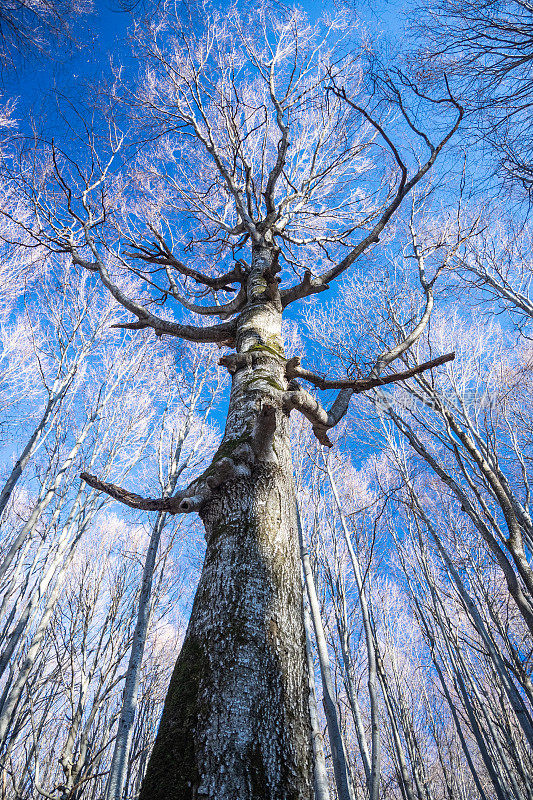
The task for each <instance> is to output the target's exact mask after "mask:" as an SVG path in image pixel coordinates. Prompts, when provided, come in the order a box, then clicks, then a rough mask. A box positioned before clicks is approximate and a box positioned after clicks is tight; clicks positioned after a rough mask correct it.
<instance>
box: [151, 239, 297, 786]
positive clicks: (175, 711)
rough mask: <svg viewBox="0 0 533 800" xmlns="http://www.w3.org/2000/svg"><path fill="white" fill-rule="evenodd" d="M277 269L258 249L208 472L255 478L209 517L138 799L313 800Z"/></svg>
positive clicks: (223, 490) (224, 490)
mask: <svg viewBox="0 0 533 800" xmlns="http://www.w3.org/2000/svg"><path fill="white" fill-rule="evenodd" d="M271 268H272V249H268V248H266V247H263V248H259V247H254V252H253V254H252V266H251V269H250V273H249V276H248V280H247V292H248V304H247V307H246V309H245V310H244V311H243V312H242V314H241V315H240V318H239V321H238V333H237V340H236V343H235V344H236V350H237V356H236V357H235V358H236V360H235V364H236V368H235V370H234V371H233V380H232V389H231V396H230V406H229V411H228V418H227V422H226V430H225V433H224V438H223V440H222V444H221V446H220V448H219V450H218V451H217V454H216V455H215V458H214V460H213V463H212V465H211V467H210V468H209V470H208V474H214V473H215V472H216V470H217V469H220V468H221V463H222V462H223V459H225V458H234V459H235V460H238V459H237V453H240V454H241V457H242V454H243V453H245V451H246V449H248V451H250V452H252V453H253V458H252V459H251V467H250V468H249V469H248V470H246V469H244V468H243V469H242V470H241V472H242V474H241V475H239V476H238V477H233V479H231V480H227V481H225V482H223V483H222V484H221V485H220V486H219V487H218V488H217V489H215V491H214V492H213V494H211V496H210V497H209V498H208V499H207V500H206V501H205V502H203V504H201V506H200V513H201V517H202V520H203V522H204V525H205V533H206V539H207V551H206V555H205V561H204V566H203V570H202V575H201V578H200V583H199V586H198V590H197V593H196V597H195V600H194V604H193V609H192V613H191V618H190V622H189V626H188V629H187V633H186V636H185V641H184V643H183V647H182V649H181V653H180V655H179V658H178V661H177V663H176V667H175V670H174V674H173V676H172V679H171V682H170V687H169V690H168V694H167V698H166V701H165V706H164V709H163V716H162V719H161V724H160V727H159V732H158V735H157V739H156V743H155V746H154V750H153V753H152V756H151V759H150V762H149V764H148V769H147V772H146V776H145V779H144V782H143V785H142V787H141V792H140V800H189V799H190V800H193V798H195V800H196V798H198V800H200V798H209V800H310V798H311V797H312V785H313V783H312V753H311V732H310V720H309V704H308V695H309V682H308V675H307V663H306V652H305V633H304V628H303V621H302V586H301V580H300V560H299V552H298V535H297V528H296V514H295V496H294V486H293V477H292V464H291V454H290V441H289V427H288V419H287V417H286V415H285V414H284V413H283V411H282V409H281V406H282V395H283V391H285V389H286V386H287V382H286V378H285V359H284V356H283V350H282V344H281V303H280V300H279V294H278V292H277V284H275V281H272V280H269V277H268V276H269V274H271V273H270V270H271ZM274 287H275V288H274ZM217 462H221V463H220V464H217ZM246 472H248V474H246Z"/></svg>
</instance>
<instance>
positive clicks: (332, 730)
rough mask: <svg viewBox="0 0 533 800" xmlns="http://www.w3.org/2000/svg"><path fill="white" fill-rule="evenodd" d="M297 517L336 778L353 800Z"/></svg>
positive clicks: (342, 794)
mask: <svg viewBox="0 0 533 800" xmlns="http://www.w3.org/2000/svg"><path fill="white" fill-rule="evenodd" d="M297 513H298V529H299V530H298V533H299V537H300V549H301V556H302V567H303V573H304V581H305V587H306V589H307V597H308V599H309V607H310V611H311V619H312V621H313V628H314V631H315V639H316V647H317V652H318V660H319V664H320V676H321V678H322V704H323V706H324V713H325V715H326V723H327V726H328V736H329V743H330V747H331V760H332V761H333V771H334V774H335V786H336V789H337V794H338V797H339V800H352V789H351V782H350V772H349V767H348V759H347V758H346V749H345V747H344V740H343V738H342V733H341V727H340V722H339V716H338V713H337V703H336V696H335V688H334V684H333V676H332V674H331V664H330V660H329V653H328V645H327V640H326V632H325V631H324V626H323V624H322V617H321V615H320V604H319V602H318V597H317V593H316V587H315V580H314V576H313V571H312V569H311V562H310V560H309V553H308V551H307V548H306V546H305V542H304V538H303V531H302V528H301V523H300V514H299V511H298V510H297Z"/></svg>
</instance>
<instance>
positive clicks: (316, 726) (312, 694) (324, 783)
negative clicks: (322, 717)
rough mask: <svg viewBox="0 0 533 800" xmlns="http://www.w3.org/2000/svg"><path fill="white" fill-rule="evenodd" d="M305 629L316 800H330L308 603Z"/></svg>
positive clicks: (305, 614)
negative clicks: (316, 689) (317, 699)
mask: <svg viewBox="0 0 533 800" xmlns="http://www.w3.org/2000/svg"><path fill="white" fill-rule="evenodd" d="M304 627H305V643H306V646H307V666H308V669H309V712H310V715H311V731H312V736H313V758H314V768H315V769H314V775H315V800H330V795H329V785H328V773H327V769H326V758H325V756H324V744H323V740H322V732H321V730H320V721H319V718H318V705H317V702H316V691H315V676H314V664H313V656H312V652H311V627H312V623H311V617H310V614H309V609H308V607H307V604H306V603H304Z"/></svg>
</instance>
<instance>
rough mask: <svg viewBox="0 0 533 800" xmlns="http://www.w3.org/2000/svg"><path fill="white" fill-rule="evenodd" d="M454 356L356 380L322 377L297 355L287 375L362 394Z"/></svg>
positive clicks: (316, 384) (322, 385) (318, 384)
mask: <svg viewBox="0 0 533 800" xmlns="http://www.w3.org/2000/svg"><path fill="white" fill-rule="evenodd" d="M454 358H455V353H446V355H442V356H439V357H438V358H434V359H432V360H431V361H425V362H424V363H423V364H419V365H418V366H416V367H412V368H411V369H407V370H404V371H403V372H395V373H393V374H392V375H384V376H383V377H376V378H371V377H368V378H356V379H354V380H352V379H350V378H338V379H332V380H330V379H328V378H322V377H321V376H320V375H315V374H313V373H312V372H310V371H309V370H307V369H302V367H301V366H300V360H301V359H300V358H299V357H298V356H296V357H295V358H291V359H289V361H287V368H286V375H287V378H289V379H292V378H300V379H302V380H305V381H307V382H308V383H312V384H313V385H314V386H316V387H317V389H323V390H327V389H352V390H353V393H354V394H360V393H361V392H366V391H368V389H373V388H375V387H376V386H385V385H387V384H389V383H396V382H397V381H406V380H407V379H408V378H412V377H413V376H414V375H418V374H419V373H421V372H425V371H426V370H428V369H432V368H433V367H439V366H441V364H446V362H448V361H453V359H454Z"/></svg>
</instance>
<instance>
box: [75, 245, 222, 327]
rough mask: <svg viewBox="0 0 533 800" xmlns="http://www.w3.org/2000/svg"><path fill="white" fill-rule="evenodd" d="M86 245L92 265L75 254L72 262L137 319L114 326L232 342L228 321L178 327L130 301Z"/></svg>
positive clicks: (95, 252) (177, 324)
mask: <svg viewBox="0 0 533 800" xmlns="http://www.w3.org/2000/svg"><path fill="white" fill-rule="evenodd" d="M89 246H90V247H91V250H92V251H93V255H94V256H95V259H96V260H95V261H94V262H88V261H86V260H84V259H82V258H80V257H79V256H78V255H77V254H76V253H75V252H73V253H72V260H73V262H74V263H75V264H78V265H79V266H81V267H84V268H85V269H88V270H90V271H91V272H98V273H99V275H100V279H101V281H102V283H103V284H104V286H105V287H106V288H107V289H108V290H109V291H110V292H111V294H112V295H113V297H114V298H115V300H116V301H117V302H118V303H120V305H121V306H123V307H124V308H126V309H127V310H128V311H131V313H132V314H135V316H136V317H137V322H132V323H118V324H116V325H115V326H114V327H116V328H126V329H129V330H139V329H142V328H152V329H153V330H154V331H155V333H156V335H157V336H162V335H163V334H166V335H167V336H178V337H180V338H181V339H186V340H187V341H190V342H222V341H228V340H231V339H233V336H234V333H235V326H234V324H233V323H231V322H224V323H221V324H220V325H211V326H209V327H206V328H199V327H196V326H193V325H181V324H180V323H178V322H170V321H169V320H165V319H161V318H160V317H156V316H155V315H154V314H152V313H151V312H150V311H148V310H147V309H146V308H145V307H144V306H142V305H140V304H139V303H137V302H136V301H135V300H132V299H131V298H130V297H128V296H127V295H126V294H124V292H123V291H122V290H121V289H120V288H119V287H118V286H117V285H116V284H115V283H113V281H112V280H111V278H110V276H109V273H108V271H107V269H106V267H105V265H104V263H103V261H102V260H101V258H100V257H99V255H98V253H97V250H96V248H95V247H94V245H92V246H91V243H90V242H89Z"/></svg>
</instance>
